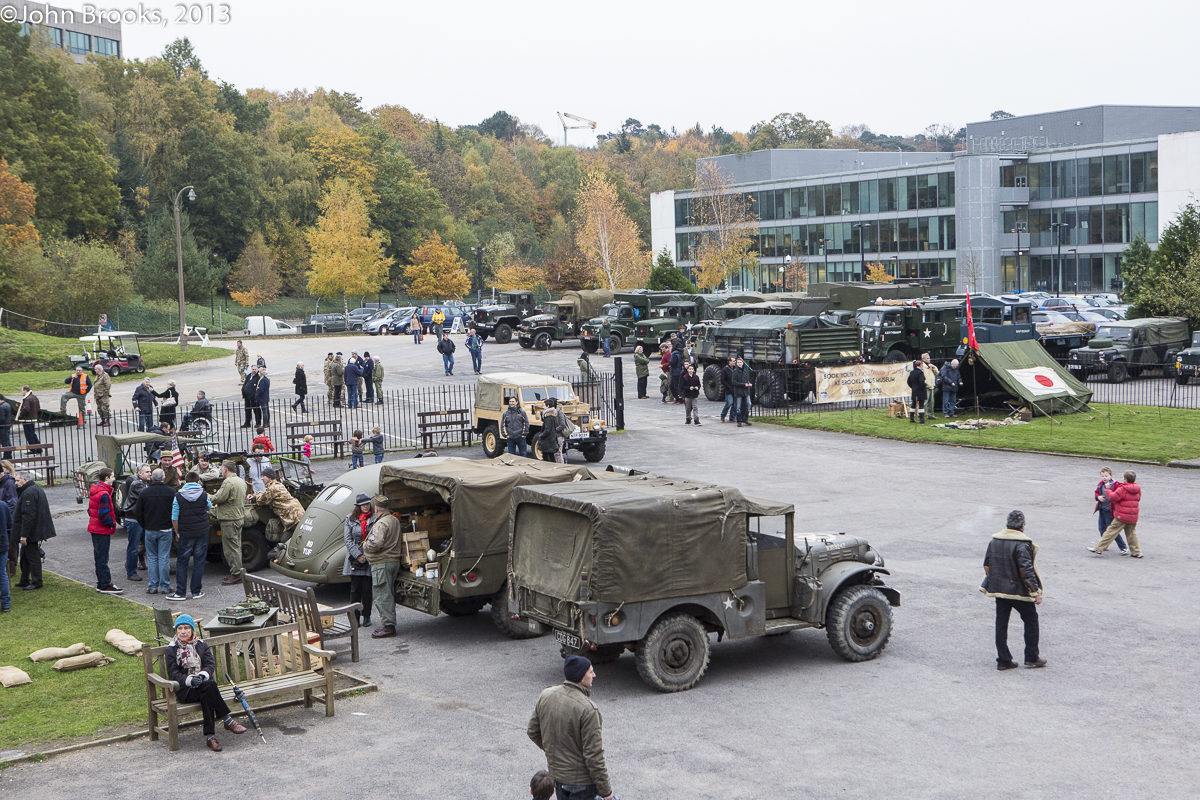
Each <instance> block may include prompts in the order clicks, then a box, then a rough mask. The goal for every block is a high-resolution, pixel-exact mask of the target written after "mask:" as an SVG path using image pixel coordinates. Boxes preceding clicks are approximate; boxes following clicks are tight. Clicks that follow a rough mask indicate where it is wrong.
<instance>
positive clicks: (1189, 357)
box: [1175, 333, 1200, 386]
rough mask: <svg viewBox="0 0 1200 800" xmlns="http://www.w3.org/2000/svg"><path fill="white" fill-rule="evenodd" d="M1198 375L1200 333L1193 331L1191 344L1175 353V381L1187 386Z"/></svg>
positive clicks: (1199, 369) (1199, 366) (1199, 372)
mask: <svg viewBox="0 0 1200 800" xmlns="http://www.w3.org/2000/svg"><path fill="white" fill-rule="evenodd" d="M1197 375H1200V333H1193V334H1192V344H1191V346H1190V347H1188V348H1187V349H1186V350H1180V351H1179V352H1178V353H1176V354H1175V382H1176V383H1178V384H1179V385H1180V386H1187V383H1188V381H1189V380H1191V379H1192V378H1194V377H1196V376H1197Z"/></svg>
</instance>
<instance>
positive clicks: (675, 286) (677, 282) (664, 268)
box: [646, 247, 699, 294]
mask: <svg viewBox="0 0 1200 800" xmlns="http://www.w3.org/2000/svg"><path fill="white" fill-rule="evenodd" d="M646 288H647V289H650V290H652V291H664V290H667V289H669V290H671V291H675V292H688V293H690V294H698V293H699V290H698V289H697V288H696V284H694V283H692V282H691V281H689V280H688V279H687V277H686V276H685V275H684V274H683V270H681V269H680V268H679V267H677V266H675V262H674V260H672V259H671V253H670V252H669V251H668V250H667V248H665V247H664V248H663V249H662V250H659V251H658V258H656V259H655V261H654V266H653V267H651V269H650V278H649V280H647V281H646Z"/></svg>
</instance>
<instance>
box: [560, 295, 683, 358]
mask: <svg viewBox="0 0 1200 800" xmlns="http://www.w3.org/2000/svg"><path fill="white" fill-rule="evenodd" d="M691 298H692V295H690V294H687V293H680V292H652V291H650V290H648V289H635V290H633V291H629V292H617V293H616V294H614V295H613V302H612V303H610V304H608V305H606V306H604V308H602V309H600V313H599V314H598V315H597V316H596V317H595V318H594V319H590V320H588V321H587V322H586V323H584V325H583V327H582V329H581V330H580V333H579V345H580V347H582V348H583V349H584V350H585V351H586V352H588V353H595V352H597V351H598V350H600V348H601V347H602V344H601V341H600V338H601V336H603V335H605V334H606V333H607V336H608V343H609V349H610V350H611V351H612V352H614V353H619V352H621V349H622V348H623V347H624V346H625V344H626V343H627V342H629V341H630V340H631V339H632V338H633V335H634V327H635V326H636V325H637V323H638V321H639V320H644V319H648V318H649V317H650V312H651V309H654V308H656V307H658V306H660V305H662V304H663V303H669V302H671V301H672V300H689V299H691ZM675 327H676V328H678V327H679V326H678V325H676V326H675Z"/></svg>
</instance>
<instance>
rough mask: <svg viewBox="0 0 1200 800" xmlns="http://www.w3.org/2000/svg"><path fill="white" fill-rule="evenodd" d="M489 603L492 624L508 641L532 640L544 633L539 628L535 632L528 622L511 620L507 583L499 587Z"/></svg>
mask: <svg viewBox="0 0 1200 800" xmlns="http://www.w3.org/2000/svg"><path fill="white" fill-rule="evenodd" d="M490 602H491V604H492V623H493V624H494V625H495V626H496V629H497V630H499V631H500V632H501V633H503V634H504V635H505V636H507V637H508V638H509V639H533V638H536V637H538V636H541V635H542V634H543V633H544V631H542V630H540V627H541V626H538V627H539V629H537V630H535V629H533V628H531V627H530V624H529V623H528V622H524V621H522V620H519V619H513V618H512V615H511V614H509V613H508V582H507V581H506V582H505V583H504V585H503V586H501V587H500V591H498V592H496V594H494V595H493V596H492V599H491V601H490Z"/></svg>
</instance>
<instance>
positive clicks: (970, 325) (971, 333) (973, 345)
mask: <svg viewBox="0 0 1200 800" xmlns="http://www.w3.org/2000/svg"><path fill="white" fill-rule="evenodd" d="M965 288H966V290H967V347H969V348H970V349H972V350H978V349H979V342H977V341H975V320H973V319H971V287H970V286H967V287H965Z"/></svg>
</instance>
